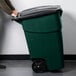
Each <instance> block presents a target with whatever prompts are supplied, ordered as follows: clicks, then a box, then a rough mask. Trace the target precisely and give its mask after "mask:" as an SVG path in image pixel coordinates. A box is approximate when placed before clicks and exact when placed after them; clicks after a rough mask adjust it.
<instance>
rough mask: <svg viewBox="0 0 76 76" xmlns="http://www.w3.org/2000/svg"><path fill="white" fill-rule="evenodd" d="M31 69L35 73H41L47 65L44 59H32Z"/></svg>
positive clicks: (45, 69)
mask: <svg viewBox="0 0 76 76" xmlns="http://www.w3.org/2000/svg"><path fill="white" fill-rule="evenodd" d="M32 69H33V71H34V72H36V73H43V72H46V71H47V66H46V62H45V60H34V62H33V64H32Z"/></svg>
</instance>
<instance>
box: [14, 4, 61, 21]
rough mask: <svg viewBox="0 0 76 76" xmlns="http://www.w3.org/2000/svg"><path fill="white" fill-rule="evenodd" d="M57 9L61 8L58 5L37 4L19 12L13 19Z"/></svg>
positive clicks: (29, 16) (35, 15) (48, 12)
mask: <svg viewBox="0 0 76 76" xmlns="http://www.w3.org/2000/svg"><path fill="white" fill-rule="evenodd" d="M57 10H61V8H60V6H59V5H48V6H39V7H34V8H30V9H26V10H24V11H22V12H20V13H19V15H18V17H17V18H15V20H19V19H24V18H25V19H26V18H31V17H37V16H41V15H45V14H50V13H54V12H56V11H57Z"/></svg>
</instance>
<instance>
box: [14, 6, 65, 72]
mask: <svg viewBox="0 0 76 76" xmlns="http://www.w3.org/2000/svg"><path fill="white" fill-rule="evenodd" d="M61 15H62V10H61V8H60V6H40V7H35V8H31V9H27V10H25V11H22V12H21V13H20V16H19V17H18V18H15V19H14V20H16V21H17V22H19V23H20V24H22V26H23V30H24V33H25V37H26V40H27V44H28V48H29V52H30V58H31V59H32V61H33V64H32V69H33V70H34V71H35V72H45V71H47V70H48V71H54V70H60V69H62V68H63V67H64V58H63V41H62V31H61V30H62V26H61Z"/></svg>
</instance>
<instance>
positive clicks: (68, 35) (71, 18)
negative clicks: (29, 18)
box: [0, 0, 76, 54]
mask: <svg viewBox="0 0 76 76" xmlns="http://www.w3.org/2000/svg"><path fill="white" fill-rule="evenodd" d="M11 1H12V4H13V5H14V6H15V8H16V10H17V11H18V12H20V11H22V10H25V9H28V8H32V7H35V6H42V5H61V7H62V9H63V16H62V32H63V43H64V54H76V0H11ZM0 33H1V36H0V54H29V52H28V48H27V43H26V39H25V36H24V32H23V29H22V26H21V25H20V24H18V23H17V22H15V21H11V20H10V17H9V16H8V15H6V14H5V13H3V12H2V11H0Z"/></svg>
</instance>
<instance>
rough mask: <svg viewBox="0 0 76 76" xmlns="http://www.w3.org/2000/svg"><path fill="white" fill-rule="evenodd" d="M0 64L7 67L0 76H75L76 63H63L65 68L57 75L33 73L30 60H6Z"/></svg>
mask: <svg viewBox="0 0 76 76" xmlns="http://www.w3.org/2000/svg"><path fill="white" fill-rule="evenodd" d="M0 63H1V64H4V65H6V66H7V68H6V69H0V76H76V61H65V67H64V69H63V70H62V72H59V73H52V72H46V73H34V72H33V71H32V68H31V65H32V61H30V60H8V61H0Z"/></svg>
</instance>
